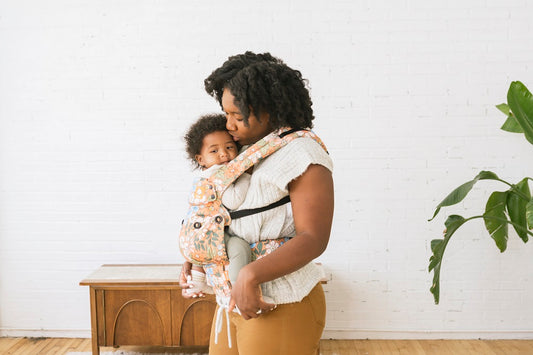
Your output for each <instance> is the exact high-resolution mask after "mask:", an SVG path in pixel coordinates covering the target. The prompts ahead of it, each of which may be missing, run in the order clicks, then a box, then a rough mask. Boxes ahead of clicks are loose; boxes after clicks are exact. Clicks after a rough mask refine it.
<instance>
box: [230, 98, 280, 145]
mask: <svg viewBox="0 0 533 355" xmlns="http://www.w3.org/2000/svg"><path fill="white" fill-rule="evenodd" d="M222 109H223V110H224V112H225V113H226V128H227V129H228V132H229V134H231V136H232V137H233V140H234V141H236V142H237V141H238V142H239V143H240V144H241V145H247V144H253V143H255V142H257V141H258V140H260V139H261V138H263V137H264V136H266V135H267V134H269V133H270V132H272V129H271V128H270V122H269V115H268V113H261V114H259V119H258V118H257V117H256V116H255V113H254V112H251V111H250V116H249V117H248V126H246V125H245V123H244V116H243V115H242V113H241V111H240V110H239V108H238V107H237V105H235V96H233V94H232V93H231V91H229V89H224V91H223V92H222Z"/></svg>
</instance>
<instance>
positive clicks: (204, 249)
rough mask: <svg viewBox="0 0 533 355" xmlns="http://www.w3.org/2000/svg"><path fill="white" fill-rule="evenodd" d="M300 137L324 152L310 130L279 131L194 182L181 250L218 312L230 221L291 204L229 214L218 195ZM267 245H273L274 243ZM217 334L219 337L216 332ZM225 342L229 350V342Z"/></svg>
mask: <svg viewBox="0 0 533 355" xmlns="http://www.w3.org/2000/svg"><path fill="white" fill-rule="evenodd" d="M299 137H310V138H313V139H314V140H316V141H317V142H318V143H319V144H320V145H321V146H322V147H323V148H324V150H326V147H325V146H324V144H323V143H322V141H321V140H320V138H318V136H316V135H315V134H314V133H313V132H312V131H310V130H299V129H289V128H281V129H279V130H276V131H274V132H272V133H270V134H269V135H267V136H265V137H264V138H263V139H260V140H259V141H257V142H256V143H255V144H253V145H251V146H249V147H248V148H247V149H246V150H245V151H244V152H242V153H241V154H239V155H238V156H237V157H235V158H234V159H233V160H232V161H230V162H229V163H227V164H226V165H224V166H222V167H220V168H219V169H217V170H215V171H214V172H213V173H212V174H211V175H210V176H209V177H208V178H198V179H197V180H196V181H195V182H194V185H193V192H192V195H191V197H190V199H189V204H190V207H189V211H188V213H187V216H186V218H185V220H184V221H183V222H182V227H181V231H180V236H179V242H180V251H181V253H182V254H183V256H184V257H185V259H186V260H188V261H190V262H192V263H193V264H197V265H198V264H201V265H202V266H203V268H204V270H205V273H206V278H207V282H208V284H209V285H211V286H212V287H213V290H214V292H215V295H216V298H217V303H218V304H219V306H220V307H219V312H220V311H222V309H225V310H226V312H227V308H228V302H229V298H230V294H231V282H230V279H229V274H228V270H227V265H228V264H229V260H228V257H227V254H226V248H225V243H224V228H225V227H226V226H229V225H230V223H231V220H232V219H236V218H241V217H244V216H248V215H251V214H254V213H259V212H263V211H266V210H268V209H271V208H274V207H277V206H281V205H283V204H285V203H287V202H289V201H290V200H289V196H286V197H285V198H283V199H281V200H279V201H276V202H274V203H272V204H270V205H268V206H265V207H260V208H255V209H249V210H239V211H234V212H228V210H227V209H226V208H225V207H224V205H222V200H221V196H222V194H223V193H224V191H225V190H226V188H227V187H228V186H230V185H231V184H232V183H233V182H234V181H235V180H237V179H238V178H239V176H241V175H242V174H243V173H244V172H245V171H246V170H248V169H249V168H250V167H252V166H253V165H254V164H256V163H258V162H259V161H261V160H262V159H264V158H266V157H268V156H269V155H270V154H272V153H274V152H275V151H277V150H278V149H280V148H281V147H283V146H285V145H286V144H287V143H289V142H290V141H292V140H293V139H296V138H299ZM326 151H327V150H326ZM284 241H285V240H279V241H277V242H276V243H278V244H279V245H281V244H282V243H283V242H284ZM266 242H267V243H272V242H275V241H266ZM252 249H255V250H253V251H254V252H255V253H256V256H257V253H258V250H257V249H259V254H260V250H261V249H262V248H261V244H257V243H255V245H253V246H252ZM219 316H220V315H219V314H217V328H218V329H220V325H219V324H218V323H219V318H220V317H219ZM228 327H229V323H228ZM216 334H217V335H218V331H217V332H216ZM228 335H229V329H228ZM215 340H216V338H215ZM228 340H229V341H230V343H229V345H230V347H231V340H230V339H228Z"/></svg>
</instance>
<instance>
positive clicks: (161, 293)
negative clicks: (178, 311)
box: [103, 289, 172, 346]
mask: <svg viewBox="0 0 533 355" xmlns="http://www.w3.org/2000/svg"><path fill="white" fill-rule="evenodd" d="M170 292H171V291H170V290H168V289H161V290H104V291H103V298H104V304H103V308H104V309H103V311H104V313H105V320H104V327H105V330H104V333H105V345H106V346H117V345H162V346H170V345H172V338H171V319H170V303H171V302H170Z"/></svg>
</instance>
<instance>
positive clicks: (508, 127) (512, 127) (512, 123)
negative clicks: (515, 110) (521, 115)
mask: <svg viewBox="0 0 533 355" xmlns="http://www.w3.org/2000/svg"><path fill="white" fill-rule="evenodd" d="M500 129H502V130H504V131H507V132H511V133H524V130H523V129H522V126H520V125H519V124H518V122H516V118H515V117H514V116H508V117H507V120H506V121H505V122H504V123H503V125H502V126H501V127H500Z"/></svg>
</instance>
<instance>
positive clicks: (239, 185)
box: [222, 173, 252, 210]
mask: <svg viewBox="0 0 533 355" xmlns="http://www.w3.org/2000/svg"><path fill="white" fill-rule="evenodd" d="M251 178H252V175H250V174H248V173H244V174H242V175H241V176H240V177H239V178H238V179H237V181H235V182H234V183H233V184H231V185H230V186H228V188H227V189H226V191H224V194H223V195H222V203H223V204H224V206H226V207H227V208H228V209H230V210H234V209H237V208H239V206H240V205H241V204H242V203H243V202H244V198H245V197H246V193H247V192H248V187H249V186H250V179H251Z"/></svg>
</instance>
